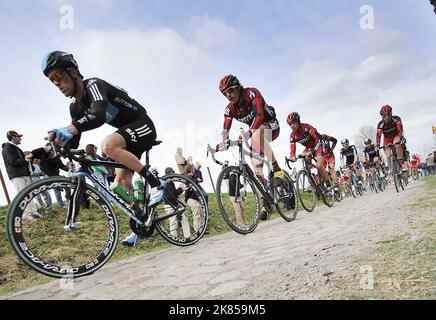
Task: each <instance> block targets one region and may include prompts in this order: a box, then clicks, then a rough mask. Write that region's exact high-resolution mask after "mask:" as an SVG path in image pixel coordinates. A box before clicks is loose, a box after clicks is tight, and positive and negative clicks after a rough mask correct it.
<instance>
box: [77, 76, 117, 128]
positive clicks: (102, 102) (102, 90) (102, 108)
mask: <svg viewBox="0 0 436 320" xmlns="http://www.w3.org/2000/svg"><path fill="white" fill-rule="evenodd" d="M106 87H107V86H106V85H104V83H102V82H101V81H98V80H97V81H94V82H92V83H91V85H89V84H88V86H87V90H89V96H90V100H91V101H90V104H91V105H90V109H89V111H87V112H86V113H84V112H82V113H81V114H80V111H81V109H82V108H81V106H80V101H77V102H76V103H73V104H71V107H70V113H71V116H72V118H73V122H72V125H73V126H74V127H76V128H77V133H82V132H84V131H90V130H92V129H95V128H98V127H100V126H102V125H103V124H105V123H106V109H107V102H108V97H107V92H106V90H107V89H106ZM72 108H73V110H72ZM77 110H79V111H77ZM79 117H80V118H79ZM77 118H79V119H77Z"/></svg>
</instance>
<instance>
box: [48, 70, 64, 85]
mask: <svg viewBox="0 0 436 320" xmlns="http://www.w3.org/2000/svg"><path fill="white" fill-rule="evenodd" d="M64 75H65V71H63V70H56V71H53V72H52V74H50V76H49V77H48V78H49V80H50V81H51V82H55V81H56V82H61V80H62V78H63V77H64Z"/></svg>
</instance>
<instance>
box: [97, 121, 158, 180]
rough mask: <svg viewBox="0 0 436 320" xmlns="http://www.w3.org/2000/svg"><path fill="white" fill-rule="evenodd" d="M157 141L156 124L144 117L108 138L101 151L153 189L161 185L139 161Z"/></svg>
mask: <svg viewBox="0 0 436 320" xmlns="http://www.w3.org/2000/svg"><path fill="white" fill-rule="evenodd" d="M155 140H156V130H155V128H154V124H153V122H152V121H151V119H150V118H148V117H147V116H144V117H143V118H141V120H139V121H137V122H134V123H131V124H129V125H126V126H124V127H121V128H120V129H118V130H117V131H116V132H115V133H113V134H111V135H110V136H108V137H106V138H105V140H104V141H103V142H102V146H101V149H102V151H103V152H104V153H105V154H107V155H108V156H109V157H110V158H111V159H113V160H115V161H118V162H120V163H122V164H124V165H125V166H126V167H128V168H129V169H131V170H133V171H135V172H137V173H138V174H140V175H141V176H143V177H144V178H145V180H146V181H147V182H148V183H149V184H150V186H151V187H152V188H153V187H157V186H159V185H160V184H161V183H160V181H159V179H157V178H156V177H154V176H153V175H152V174H151V173H150V172H149V171H148V168H146V167H145V166H144V165H143V164H142V163H141V162H140V160H139V159H140V158H141V155H142V154H143V153H144V152H145V151H146V150H147V149H149V147H150V146H151V144H152V143H153V142H154V141H155Z"/></svg>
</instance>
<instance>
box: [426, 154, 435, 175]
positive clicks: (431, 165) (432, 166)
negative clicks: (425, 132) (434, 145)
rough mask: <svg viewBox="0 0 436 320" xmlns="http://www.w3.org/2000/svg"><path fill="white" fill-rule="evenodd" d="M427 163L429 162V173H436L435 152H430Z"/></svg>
mask: <svg viewBox="0 0 436 320" xmlns="http://www.w3.org/2000/svg"><path fill="white" fill-rule="evenodd" d="M426 164H427V172H428V174H434V173H435V163H434V156H433V153H429V154H428V157H427V161H426Z"/></svg>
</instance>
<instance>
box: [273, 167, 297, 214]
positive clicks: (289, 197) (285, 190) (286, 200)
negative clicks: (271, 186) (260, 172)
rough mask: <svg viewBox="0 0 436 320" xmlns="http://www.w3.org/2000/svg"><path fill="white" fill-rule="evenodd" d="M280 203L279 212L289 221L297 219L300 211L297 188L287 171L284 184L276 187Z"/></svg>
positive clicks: (277, 206) (277, 205) (278, 205)
mask: <svg viewBox="0 0 436 320" xmlns="http://www.w3.org/2000/svg"><path fill="white" fill-rule="evenodd" d="M275 194H276V195H277V199H278V204H276V208H277V212H278V213H279V214H280V216H281V217H282V218H283V219H284V220H285V221H287V222H291V221H293V220H295V219H296V217H297V212H298V201H297V190H296V189H295V186H294V183H293V182H292V179H291V177H290V176H289V174H288V173H287V172H286V171H285V177H284V178H283V184H282V185H281V186H280V187H276V188H275Z"/></svg>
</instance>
